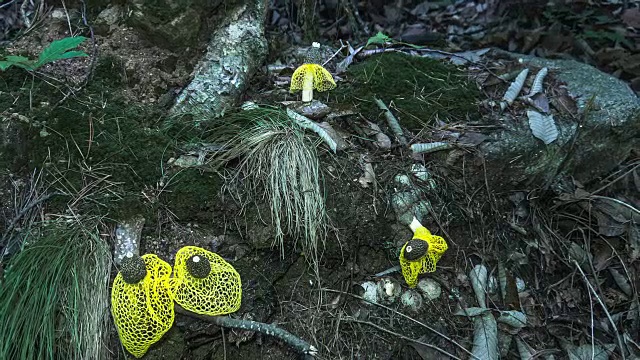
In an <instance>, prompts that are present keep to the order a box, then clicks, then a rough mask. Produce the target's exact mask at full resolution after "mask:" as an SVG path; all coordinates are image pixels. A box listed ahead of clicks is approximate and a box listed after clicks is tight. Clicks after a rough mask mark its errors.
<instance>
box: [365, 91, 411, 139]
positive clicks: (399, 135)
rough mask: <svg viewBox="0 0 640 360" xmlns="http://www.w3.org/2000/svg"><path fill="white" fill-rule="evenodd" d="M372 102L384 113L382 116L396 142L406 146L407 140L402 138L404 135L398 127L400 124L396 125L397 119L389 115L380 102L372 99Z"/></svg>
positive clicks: (387, 109)
mask: <svg viewBox="0 0 640 360" xmlns="http://www.w3.org/2000/svg"><path fill="white" fill-rule="evenodd" d="M373 100H374V101H375V102H376V104H377V105H378V107H379V108H380V110H382V111H384V116H385V117H386V118H387V122H388V123H389V127H390V128H391V131H393V133H394V134H395V136H396V138H398V142H400V144H402V145H407V139H405V137H404V133H403V132H402V128H401V127H400V123H398V119H396V117H395V116H393V114H392V113H391V110H389V108H388V107H387V105H385V103H383V102H382V100H380V99H378V98H376V97H374V98H373Z"/></svg>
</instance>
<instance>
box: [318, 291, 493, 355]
mask: <svg viewBox="0 0 640 360" xmlns="http://www.w3.org/2000/svg"><path fill="white" fill-rule="evenodd" d="M322 291H327V292H332V293H336V294H344V295H349V296H351V297H353V298H356V299H359V300H362V301H365V302H367V303H369V304H373V305H375V306H378V307H381V308H383V309H385V310H389V311H391V312H393V313H394V314H398V315H400V316H401V317H403V318H405V319H407V320H409V321H412V322H414V323H416V324H418V325H420V326H422V327H424V328H425V329H427V330H429V331H431V332H433V333H434V334H436V335H438V336H440V337H441V338H443V339H445V340H447V341H448V342H450V343H452V344H453V345H455V346H457V347H458V348H460V349H461V350H462V351H464V352H465V353H467V354H469V355H470V356H471V357H472V358H476V359H477V356H475V355H473V354H472V353H471V351H469V350H467V349H466V348H465V347H464V346H462V345H460V344H459V343H458V342H457V341H455V340H453V339H452V338H450V337H448V336H447V335H445V334H443V333H441V332H440V331H438V330H436V329H434V328H432V327H431V326H429V325H427V324H425V323H422V322H420V321H418V320H416V319H414V318H412V317H411V316H408V315H405V314H403V313H401V312H399V311H397V310H394V309H392V308H390V307H388V306H385V305H382V304H378V303H375V302H371V301H369V300H367V299H365V298H363V297H362V296H358V295H356V294H352V293H348V292H344V291H340V290H334V289H328V288H322ZM478 360H480V359H478Z"/></svg>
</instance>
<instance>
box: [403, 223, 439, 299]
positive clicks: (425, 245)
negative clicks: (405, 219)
mask: <svg viewBox="0 0 640 360" xmlns="http://www.w3.org/2000/svg"><path fill="white" fill-rule="evenodd" d="M409 227H411V230H412V231H413V238H412V239H411V240H410V241H407V242H406V243H405V244H404V246H403V247H402V250H401V251H400V267H401V268H402V276H404V280H405V281H406V282H407V285H408V286H409V287H410V288H414V287H416V285H417V284H418V275H420V274H424V273H428V272H434V271H436V264H437V263H438V260H440V258H441V257H442V254H444V252H445V251H447V248H448V245H447V243H446V241H444V239H443V238H441V237H440V236H435V235H431V232H430V231H429V230H428V229H427V228H426V227H424V226H422V224H420V222H419V221H418V219H416V218H413V222H411V224H410V225H409Z"/></svg>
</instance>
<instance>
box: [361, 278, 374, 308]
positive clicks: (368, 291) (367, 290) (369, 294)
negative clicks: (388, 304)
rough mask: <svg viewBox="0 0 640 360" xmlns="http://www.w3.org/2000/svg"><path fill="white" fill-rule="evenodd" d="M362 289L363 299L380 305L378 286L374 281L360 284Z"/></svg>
mask: <svg viewBox="0 0 640 360" xmlns="http://www.w3.org/2000/svg"><path fill="white" fill-rule="evenodd" d="M360 287H362V289H363V290H364V293H363V294H362V297H363V298H364V299H365V300H366V301H368V302H369V303H366V304H369V305H371V304H370V303H374V304H377V303H378V286H377V285H376V284H375V283H374V282H373V281H366V282H364V283H362V284H360Z"/></svg>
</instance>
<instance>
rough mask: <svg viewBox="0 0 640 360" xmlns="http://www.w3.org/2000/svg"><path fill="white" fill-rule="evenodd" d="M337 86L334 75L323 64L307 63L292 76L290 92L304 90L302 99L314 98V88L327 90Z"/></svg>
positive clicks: (307, 100) (309, 99) (306, 100)
mask: <svg viewBox="0 0 640 360" xmlns="http://www.w3.org/2000/svg"><path fill="white" fill-rule="evenodd" d="M335 87H336V83H335V81H333V76H331V73H329V72H328V71H327V69H325V68H323V67H322V65H318V64H314V63H307V64H302V65H300V66H299V67H298V68H297V69H296V71H295V72H294V73H293V76H291V88H290V90H289V91H290V92H292V93H293V92H294V91H297V90H302V101H305V102H309V101H311V100H313V90H314V89H315V90H318V91H327V90H331V89H333V88H335Z"/></svg>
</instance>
